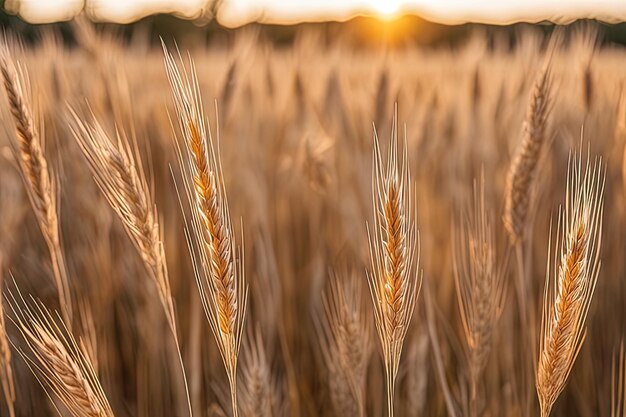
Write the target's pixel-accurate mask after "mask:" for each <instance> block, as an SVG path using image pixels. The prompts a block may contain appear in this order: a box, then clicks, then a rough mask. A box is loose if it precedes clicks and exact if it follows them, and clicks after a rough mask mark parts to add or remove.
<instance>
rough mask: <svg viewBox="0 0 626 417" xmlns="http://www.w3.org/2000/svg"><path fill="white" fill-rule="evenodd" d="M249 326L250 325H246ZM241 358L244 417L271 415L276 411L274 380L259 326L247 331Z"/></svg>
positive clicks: (265, 416) (267, 416) (242, 408)
mask: <svg viewBox="0 0 626 417" xmlns="http://www.w3.org/2000/svg"><path fill="white" fill-rule="evenodd" d="M248 328H250V327H248ZM244 345H245V349H244V354H243V358H242V359H243V360H242V377H243V378H242V379H243V384H242V387H241V388H242V389H241V394H242V395H241V411H242V414H243V415H244V416H245V417H253V416H258V417H272V416H274V415H275V413H276V412H277V410H276V408H277V401H276V400H277V398H276V389H277V387H276V381H275V379H274V378H273V376H272V369H271V361H270V358H269V357H268V355H267V352H266V348H265V345H264V342H263V337H262V335H261V327H260V326H259V325H257V326H256V327H254V332H252V331H248V332H247V335H246V341H245V342H244Z"/></svg>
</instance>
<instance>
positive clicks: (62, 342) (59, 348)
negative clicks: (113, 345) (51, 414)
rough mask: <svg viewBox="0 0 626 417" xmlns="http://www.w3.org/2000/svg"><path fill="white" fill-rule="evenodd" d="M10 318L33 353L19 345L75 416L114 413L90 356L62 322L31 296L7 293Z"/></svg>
mask: <svg viewBox="0 0 626 417" xmlns="http://www.w3.org/2000/svg"><path fill="white" fill-rule="evenodd" d="M7 300H8V304H9V307H10V309H11V311H12V313H13V317H11V320H12V321H13V322H14V323H15V325H16V326H17V328H18V329H19V331H20V333H21V334H22V336H23V337H24V340H25V342H26V345H27V347H28V350H29V351H30V354H29V353H27V352H25V351H23V350H21V349H18V351H19V353H20V354H21V355H22V357H23V358H24V359H25V360H26V361H27V363H28V365H29V367H30V368H31V370H32V371H33V373H34V374H35V376H36V377H37V379H38V380H39V381H40V382H41V384H42V386H44V388H46V391H47V392H48V394H49V395H54V396H56V397H57V398H58V400H59V401H61V403H62V404H63V405H64V406H65V407H66V408H67V410H68V411H69V412H70V414H71V415H72V416H74V417H113V411H112V409H111V406H110V405H109V401H108V400H107V397H106V394H105V393H104V390H103V389H102V386H101V385H100V382H99V381H98V376H97V375H96V371H95V369H94V367H93V365H92V363H91V361H90V359H89V356H88V355H87V354H86V353H85V352H84V350H83V349H82V348H80V347H79V346H78V344H77V342H76V340H75V339H74V337H73V336H72V334H71V333H70V331H69V330H68V329H67V327H65V325H64V324H63V323H61V324H59V323H58V320H57V319H56V318H55V317H54V316H53V314H52V313H51V312H50V311H49V310H48V309H46V307H45V306H44V305H43V304H42V303H41V302H40V301H35V300H34V299H33V298H32V297H31V301H32V303H31V304H32V305H29V303H27V302H26V301H25V300H24V298H23V297H22V294H21V293H20V292H19V289H18V290H17V295H14V294H13V293H12V292H9V293H8V298H7Z"/></svg>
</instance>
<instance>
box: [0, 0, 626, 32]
mask: <svg viewBox="0 0 626 417" xmlns="http://www.w3.org/2000/svg"><path fill="white" fill-rule="evenodd" d="M212 1H214V0H5V3H4V5H5V8H6V9H7V11H9V12H10V13H17V14H19V15H20V16H21V17H22V18H24V19H25V20H27V21H29V22H32V23H47V22H55V21H59V20H67V19H70V18H72V17H73V16H75V15H76V14H78V13H80V12H81V10H85V11H86V12H87V14H88V15H89V16H90V17H92V18H93V19H95V20H102V21H112V22H119V23H127V22H131V21H134V20H137V19H140V18H142V17H144V16H147V15H150V14H153V13H174V14H176V15H178V16H181V17H184V18H189V19H192V18H197V17H200V16H202V15H203V13H204V12H206V10H207V8H208V6H209V4H210V3H211V2H212ZM403 14H414V15H418V16H420V17H423V18H425V19H427V20H431V21H434V22H438V23H444V24H461V23H466V22H478V23H492V24H508V23H512V22H518V21H524V22H531V23H532V22H540V21H544V20H550V21H552V22H556V23H568V22H571V21H573V20H575V19H581V18H591V19H597V20H601V21H605V22H609V23H616V22H623V21H626V1H624V0H500V1H497V2H494V1H490V0H474V1H467V0H293V1H285V0H222V1H221V2H220V8H219V10H218V20H219V22H220V23H221V24H223V25H225V26H229V27H236V26H241V25H245V24H247V23H250V22H261V23H273V24H295V23H300V22H319V21H329V20H337V21H342V20H348V19H350V18H352V17H354V16H357V15H369V16H374V17H379V18H380V19H381V20H384V21H391V20H392V19H394V18H396V17H399V16H401V15H403Z"/></svg>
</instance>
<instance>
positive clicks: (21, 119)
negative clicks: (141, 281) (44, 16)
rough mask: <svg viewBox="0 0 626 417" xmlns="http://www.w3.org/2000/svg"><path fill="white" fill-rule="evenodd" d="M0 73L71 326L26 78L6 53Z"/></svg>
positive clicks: (50, 188)
mask: <svg viewBox="0 0 626 417" xmlns="http://www.w3.org/2000/svg"><path fill="white" fill-rule="evenodd" d="M0 72H2V79H3V82H4V90H5V92H6V95H7V99H8V102H9V108H10V109H11V115H12V116H13V122H14V123H15V139H16V144H15V145H16V146H15V149H16V150H17V152H16V153H17V154H18V160H19V165H20V168H21V172H22V177H23V179H24V184H25V186H26V190H27V192H28V197H29V199H30V202H31V205H32V207H33V210H34V211H35V215H36V217H37V221H38V223H39V227H40V228H41V232H42V233H43V235H44V238H45V240H46V244H47V246H48V250H49V252H50V258H51V262H52V271H53V273H54V279H55V284H56V287H57V291H58V294H59V306H60V309H61V314H62V316H63V320H64V321H65V323H66V324H67V325H70V324H71V320H72V301H71V298H70V287H69V283H68V274H67V268H66V264H65V258H64V256H63V250H62V248H61V238H60V229H59V218H58V205H57V198H56V193H57V189H56V186H55V182H54V181H52V180H51V177H50V171H49V167H48V162H47V161H46V157H45V155H44V151H43V142H42V138H41V136H40V134H39V132H40V129H37V127H36V126H35V121H34V119H33V117H32V112H31V108H30V107H29V105H28V95H29V93H30V92H29V91H30V88H29V84H28V76H27V75H26V73H25V72H24V71H23V69H22V67H20V66H19V64H16V63H15V62H14V61H13V59H12V58H11V57H10V56H9V54H8V52H6V51H5V50H4V51H1V52H0Z"/></svg>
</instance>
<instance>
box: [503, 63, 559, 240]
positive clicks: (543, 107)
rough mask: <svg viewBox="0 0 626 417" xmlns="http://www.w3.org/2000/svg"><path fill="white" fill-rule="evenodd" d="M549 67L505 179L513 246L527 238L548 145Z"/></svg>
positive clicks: (507, 224) (533, 94)
mask: <svg viewBox="0 0 626 417" xmlns="http://www.w3.org/2000/svg"><path fill="white" fill-rule="evenodd" d="M550 74H551V73H550V66H549V65H546V66H544V67H543V68H542V69H541V71H540V72H539V74H538V75H537V78H536V79H535V84H534V86H533V89H532V92H531V94H530V99H529V102H528V110H527V114H526V119H525V121H524V126H523V129H522V139H521V142H520V143H519V146H518V148H517V150H516V151H515V156H514V157H513V160H512V161H511V165H510V167H509V171H508V173H507V177H506V192H505V196H506V197H505V206H504V225H505V227H506V230H507V232H508V233H509V238H510V240H511V242H513V243H517V242H519V241H520V240H521V239H522V238H523V235H524V231H525V228H526V227H527V218H528V216H529V210H530V208H531V207H530V202H531V199H532V191H533V188H532V187H533V181H534V178H535V175H536V171H537V164H538V163H539V158H540V155H541V149H542V148H543V146H544V143H545V142H546V141H547V124H548V117H549V115H550V108H551V103H552V77H551V75H550Z"/></svg>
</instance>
